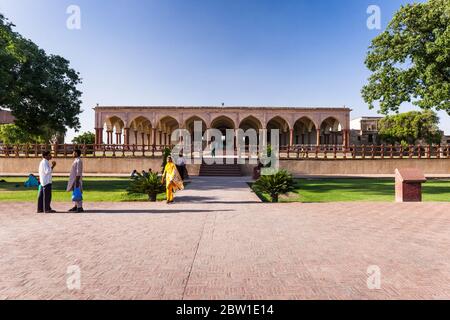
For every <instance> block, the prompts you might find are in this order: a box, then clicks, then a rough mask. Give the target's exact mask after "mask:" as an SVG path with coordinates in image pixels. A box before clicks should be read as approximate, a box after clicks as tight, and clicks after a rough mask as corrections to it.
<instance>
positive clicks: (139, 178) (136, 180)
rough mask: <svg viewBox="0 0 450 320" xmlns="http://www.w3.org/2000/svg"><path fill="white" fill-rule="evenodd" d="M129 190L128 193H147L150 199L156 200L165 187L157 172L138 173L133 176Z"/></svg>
mask: <svg viewBox="0 0 450 320" xmlns="http://www.w3.org/2000/svg"><path fill="white" fill-rule="evenodd" d="M127 191H128V194H146V195H148V199H149V200H150V201H152V202H156V197H157V195H158V194H159V193H162V192H164V191H165V188H164V185H163V184H162V183H161V178H160V177H159V176H158V174H157V173H146V174H141V173H137V175H136V176H135V177H133V178H132V180H131V182H130V185H129V187H128V189H127Z"/></svg>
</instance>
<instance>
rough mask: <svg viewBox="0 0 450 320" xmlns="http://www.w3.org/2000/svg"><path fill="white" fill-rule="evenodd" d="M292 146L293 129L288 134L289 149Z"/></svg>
mask: <svg viewBox="0 0 450 320" xmlns="http://www.w3.org/2000/svg"><path fill="white" fill-rule="evenodd" d="M293 145H294V129H291V130H290V132H289V147H292V146H293Z"/></svg>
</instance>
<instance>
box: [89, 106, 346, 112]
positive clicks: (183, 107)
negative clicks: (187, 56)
mask: <svg viewBox="0 0 450 320" xmlns="http://www.w3.org/2000/svg"><path fill="white" fill-rule="evenodd" d="M94 109H122V110H126V109H174V110H176V109H199V110H200V109H209V110H221V111H223V110H227V109H228V110H233V109H234V110H236V109H245V110H274V109H276V110H291V111H292V110H301V111H304V110H311V111H313V110H314V111H325V110H333V111H339V110H340V111H344V110H345V111H352V110H351V109H350V108H348V107H346V106H339V107H330V106H323V107H321V106H314V107H286V106H100V105H97V106H96V107H95V108H94Z"/></svg>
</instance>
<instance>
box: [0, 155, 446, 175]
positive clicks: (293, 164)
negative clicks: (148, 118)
mask: <svg viewBox="0 0 450 320" xmlns="http://www.w3.org/2000/svg"><path fill="white" fill-rule="evenodd" d="M54 160H55V161H56V162H57V166H56V168H55V171H54V173H55V174H67V173H68V172H70V168H71V166H72V162H73V159H70V158H68V159H66V158H57V159H54ZM83 161H84V170H85V174H87V175H89V174H130V173H131V172H132V171H133V170H134V169H136V170H138V171H142V170H146V171H147V170H148V169H149V168H151V169H152V170H153V171H155V172H157V171H160V170H161V159H160V158H85V159H83ZM39 162H40V159H38V158H0V175H2V174H3V175H5V174H29V173H37V171H38V166H39ZM253 167H254V166H253V165H242V166H241V169H242V172H243V173H244V174H245V175H248V176H250V175H252V172H253ZM280 167H281V168H283V169H287V170H288V171H290V172H292V173H293V174H295V175H307V174H313V175H329V174H334V175H336V174H342V175H349V174H350V175H351V174H360V175H361V174H393V173H394V171H395V169H397V168H398V169H401V168H419V169H421V170H422V171H423V172H424V173H425V174H450V159H383V160H381V159H380V160H351V159H347V160H334V159H333V160H282V161H280ZM199 169H200V166H199V165H188V171H189V174H190V175H192V176H195V175H198V173H199Z"/></svg>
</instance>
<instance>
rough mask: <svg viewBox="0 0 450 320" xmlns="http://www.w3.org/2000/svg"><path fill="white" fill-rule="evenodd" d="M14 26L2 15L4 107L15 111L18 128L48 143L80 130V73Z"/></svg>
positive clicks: (0, 93) (0, 92)
mask: <svg viewBox="0 0 450 320" xmlns="http://www.w3.org/2000/svg"><path fill="white" fill-rule="evenodd" d="M13 27H14V25H12V24H11V23H10V22H8V21H7V20H6V18H4V16H3V15H1V14H0V106H1V107H4V108H8V109H10V110H11V112H12V115H13V116H14V117H15V118H16V121H15V124H16V125H17V127H19V128H20V129H21V130H23V131H25V132H27V133H28V134H30V135H32V136H40V137H43V139H44V140H45V141H49V140H50V139H51V138H52V137H54V136H55V135H56V134H61V133H65V132H66V130H67V128H71V129H75V130H78V129H79V128H80V121H79V118H78V115H79V114H80V113H81V112H82V111H81V100H80V97H81V92H80V91H79V90H78V89H77V85H79V84H80V83H81V79H80V75H79V73H78V72H76V71H75V70H73V69H71V68H70V65H69V61H67V60H66V59H64V58H63V57H61V56H58V55H47V54H46V52H45V51H44V50H42V49H40V48H39V47H38V46H37V45H36V44H34V43H33V42H32V41H30V40H28V39H25V38H23V37H22V36H21V35H20V34H18V33H17V32H15V31H14V30H13Z"/></svg>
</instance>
